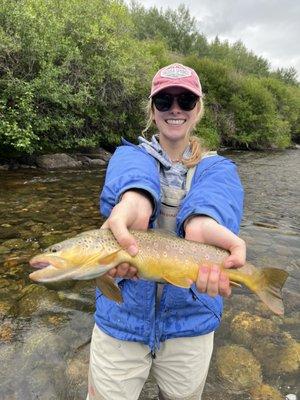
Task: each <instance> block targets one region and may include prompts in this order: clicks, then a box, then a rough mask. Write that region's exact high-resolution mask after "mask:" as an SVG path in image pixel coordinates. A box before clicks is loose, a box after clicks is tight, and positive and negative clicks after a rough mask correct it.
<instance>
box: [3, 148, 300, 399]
mask: <svg viewBox="0 0 300 400" xmlns="http://www.w3.org/2000/svg"><path fill="white" fill-rule="evenodd" d="M226 155H228V156H229V157H230V158H232V159H233V160H234V161H235V162H236V163H237V165H238V168H239V172H240V176H241V179H242V182H243V184H244V188H245V199H246V200H245V213H244V219H243V222H242V227H241V233H240V234H241V237H243V238H244V239H245V240H246V242H247V246H248V257H247V258H248V260H249V261H251V262H252V263H254V264H255V265H257V266H261V267H263V266H273V267H279V268H283V269H285V270H286V271H288V272H289V274H290V276H289V278H288V281H287V283H286V286H285V289H284V293H283V294H284V303H285V316H284V317H278V316H275V315H273V314H272V313H271V312H269V311H268V310H267V309H266V308H265V306H263V305H262V303H261V302H260V301H259V300H258V299H256V297H255V296H253V295H250V294H249V293H248V292H246V291H245V290H243V289H234V294H233V295H232V296H231V298H230V299H228V300H225V311H224V317H223V322H222V324H221V327H220V329H219V330H218V331H217V333H216V340H215V350H214V355H213V360H212V364H211V368H210V371H209V375H208V379H207V385H206V387H205V391H204V394H203V400H208V399H209V400H229V399H230V400H237V399H239V400H246V399H249V400H250V399H251V400H259V399H267V400H268V399H272V400H276V399H277V398H278V399H280V398H282V399H284V398H285V396H286V395H287V394H296V395H298V396H299V395H300V374H299V361H300V343H299V342H300V308H299V306H300V290H299V280H300V246H299V245H300V184H299V182H300V151H299V150H287V151H284V152H232V153H228V154H226ZM104 174H105V169H104V168H103V169H99V170H97V171H94V170H93V171H91V170H83V171H82V170H81V171H64V172H62V171H60V172H57V171H55V172H45V171H41V170H35V169H24V170H17V171H0V194H1V196H0V318H1V326H0V365H1V368H0V399H1V400H8V399H10V400H31V399H42V400H52V399H61V400H68V399H70V400H71V399H72V400H80V399H84V398H85V394H86V382H87V368H88V358H89V341H90V337H91V331H92V327H93V311H94V287H93V283H92V282H79V283H78V282H65V283H63V284H56V285H53V286H50V285H48V286H44V285H37V284H33V283H32V282H30V280H29V279H28V274H29V272H30V271H31V269H30V267H29V265H28V260H29V259H30V257H31V256H33V255H34V254H36V253H38V252H39V251H40V250H41V249H44V248H45V247H47V246H49V245H51V244H53V243H56V242H58V241H61V240H63V239H65V238H68V237H71V236H73V235H75V234H76V233H79V232H81V231H84V230H88V229H93V228H97V227H99V226H100V225H101V223H102V222H103V220H102V219H101V217H100V216H99V212H98V197H99V190H100V188H101V185H102V183H103V178H104ZM224 355H225V356H224ZM255 371H256V372H255ZM276 396H277V397H276ZM156 399H157V388H156V385H155V383H154V382H153V380H152V379H151V377H150V379H149V380H148V381H147V383H146V385H145V387H144V390H143V392H142V394H141V396H140V400H156ZM112 400H113V399H112Z"/></svg>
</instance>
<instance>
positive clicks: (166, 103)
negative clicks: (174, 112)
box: [153, 93, 173, 111]
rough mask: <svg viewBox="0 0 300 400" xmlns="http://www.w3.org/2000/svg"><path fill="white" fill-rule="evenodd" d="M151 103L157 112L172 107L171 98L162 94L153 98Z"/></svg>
mask: <svg viewBox="0 0 300 400" xmlns="http://www.w3.org/2000/svg"><path fill="white" fill-rule="evenodd" d="M153 103H154V105H155V107H156V108H157V110H158V111H168V110H169V109H170V108H171V106H172V103H173V97H172V96H170V95H169V94H165V93H162V94H159V95H157V96H155V97H153Z"/></svg>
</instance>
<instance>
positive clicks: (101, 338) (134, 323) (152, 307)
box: [88, 64, 246, 400]
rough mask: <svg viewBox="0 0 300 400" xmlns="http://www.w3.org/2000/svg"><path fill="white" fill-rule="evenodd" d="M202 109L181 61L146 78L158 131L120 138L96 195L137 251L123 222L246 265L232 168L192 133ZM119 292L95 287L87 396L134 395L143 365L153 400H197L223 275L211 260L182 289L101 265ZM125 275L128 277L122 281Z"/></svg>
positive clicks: (115, 399) (226, 291) (225, 290)
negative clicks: (116, 297)
mask: <svg viewBox="0 0 300 400" xmlns="http://www.w3.org/2000/svg"><path fill="white" fill-rule="evenodd" d="M202 115H203V101H202V89H201V84H200V81H199V78H198V75H197V74H196V72H195V71H194V70H193V69H191V68H189V67H186V66H184V65H181V64H172V65H169V66H167V67H165V68H162V69H161V70H160V71H158V72H157V74H156V75H155V76H154V78H153V81H152V88H151V93H150V98H149V123H148V127H149V126H150V124H152V123H153V124H154V125H155V126H156V129H157V135H155V136H154V137H152V140H151V141H150V142H148V141H147V140H146V139H144V138H139V141H140V143H139V145H138V146H135V145H132V144H130V143H128V142H125V141H123V145H122V146H120V147H119V148H118V149H117V150H116V152H115V153H114V155H113V157H112V158H111V161H110V163H109V166H108V169H107V174H106V179H105V184H104V188H103V191H102V194H101V198H100V206H101V212H102V214H103V215H104V216H106V217H107V220H106V222H105V223H104V225H103V228H110V229H111V230H112V232H113V234H114V236H115V237H116V239H117V241H118V242H119V243H120V244H121V246H122V247H123V248H126V249H127V251H128V252H129V253H130V254H131V255H135V254H136V253H137V252H138V248H137V244H136V242H135V239H134V237H133V236H132V235H130V233H129V231H128V229H129V228H133V229H147V228H148V227H154V228H157V227H159V228H165V229H169V230H173V231H175V232H176V233H177V235H179V236H182V237H185V238H186V239H188V240H195V241H199V242H203V243H207V244H213V245H217V246H220V247H223V248H225V249H227V250H229V252H230V255H229V256H228V258H227V259H226V261H225V267H227V268H230V267H239V266H241V265H243V264H244V262H245V255H246V254H245V253H246V249H245V243H244V242H243V240H241V239H240V238H238V237H237V236H236V234H237V233H238V230H239V224H240V221H241V216H242V205H243V189H242V187H241V183H240V180H239V177H238V175H237V172H236V167H235V165H234V164H233V163H232V162H231V161H230V160H228V159H226V158H224V157H220V156H218V155H217V154H212V153H205V152H204V150H203V149H202V148H201V145H200V142H199V141H198V140H197V139H196V138H195V137H193V136H191V132H192V131H193V129H194V128H195V126H196V124H197V123H198V122H199V120H200V119H201V116H202ZM109 274H110V276H111V277H112V278H114V279H116V281H117V283H118V285H119V287H120V288H121V289H122V295H123V299H124V303H123V304H121V305H118V304H116V303H114V302H113V301H110V300H108V299H107V298H106V297H105V296H103V295H102V293H101V292H100V291H97V300H96V305H97V309H96V313H95V321H96V324H95V328H94V332H93V337H92V343H91V358H90V371H89V394H88V399H89V400H92V399H105V400H111V399H112V400H121V399H122V400H127V399H128V400H129V399H130V400H136V399H138V397H139V394H140V392H141V390H142V387H143V385H144V383H145V380H146V379H147V377H148V375H149V371H150V369H151V371H152V374H153V375H154V377H155V379H156V381H157V383H158V386H159V398H160V399H161V400H179V399H180V400H184V399H186V400H187V399H190V400H191V399H197V400H199V399H201V394H202V391H203V387H204V383H205V379H206V376H207V372H208V367H209V363H210V358H211V354H212V349H213V334H214V331H215V329H217V327H218V326H219V324H220V320H221V314H222V300H221V297H220V295H221V296H229V295H230V286H229V281H228V278H227V277H226V275H225V274H224V273H223V272H220V269H219V268H218V266H213V268H212V269H211V270H210V269H209V268H208V267H207V266H206V265H201V266H199V275H198V279H197V282H196V283H195V284H194V285H192V286H191V288H190V289H182V288H178V287H175V286H173V285H169V284H165V285H162V284H156V283H154V282H150V281H144V280H139V279H138V277H137V276H136V269H135V268H134V267H133V266H130V265H128V264H122V265H119V266H118V267H117V268H115V269H114V270H112V271H110V273H109ZM128 278H131V279H128Z"/></svg>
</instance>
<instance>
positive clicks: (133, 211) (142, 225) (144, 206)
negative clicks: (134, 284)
mask: <svg viewBox="0 0 300 400" xmlns="http://www.w3.org/2000/svg"><path fill="white" fill-rule="evenodd" d="M151 214H152V203H151V200H150V197H148V196H147V194H146V193H144V192H143V191H140V190H129V191H127V192H125V193H124V194H123V196H122V199H121V201H120V202H119V203H118V204H116V205H115V207H114V208H113V209H112V212H111V214H110V216H109V217H108V219H107V220H106V221H105V222H104V224H103V225H102V226H101V229H104V228H109V229H110V230H111V231H112V233H113V235H114V237H115V238H116V240H117V242H118V243H119V244H120V245H121V246H122V248H123V249H125V250H126V251H127V252H128V253H129V254H130V255H131V256H135V255H136V254H137V252H138V247H137V243H136V240H135V238H134V237H133V236H132V235H131V234H130V233H129V231H128V229H147V228H148V225H149V220H150V217H151ZM107 274H108V275H109V276H111V277H113V278H114V277H121V278H133V279H137V275H136V274H137V269H136V268H135V267H133V266H131V265H130V264H128V263H122V264H120V265H118V267H116V268H113V269H111V270H110V271H109V272H108V273H107Z"/></svg>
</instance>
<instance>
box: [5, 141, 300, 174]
mask: <svg viewBox="0 0 300 400" xmlns="http://www.w3.org/2000/svg"><path fill="white" fill-rule="evenodd" d="M297 149H298V150H299V149H300V144H297V143H294V144H293V145H292V146H291V147H289V149H285V150H282V149H276V148H266V149H261V150H259V152H261V151H262V152H276V151H279V152H284V151H286V150H297ZM218 151H219V152H220V153H224V152H234V151H244V150H240V149H234V148H227V147H221V148H220V149H219V150H218ZM251 151H253V152H258V151H254V150H251ZM111 155H112V153H111V152H109V151H107V150H105V149H103V148H101V147H98V148H86V149H84V150H79V151H76V152H72V153H66V152H61V153H50V154H42V155H41V154H33V155H24V156H19V157H11V158H5V157H0V171H13V170H17V169H36V168H41V169H44V170H55V169H86V168H98V167H101V166H102V165H105V164H106V163H107V162H108V161H109V159H110V157H111Z"/></svg>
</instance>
